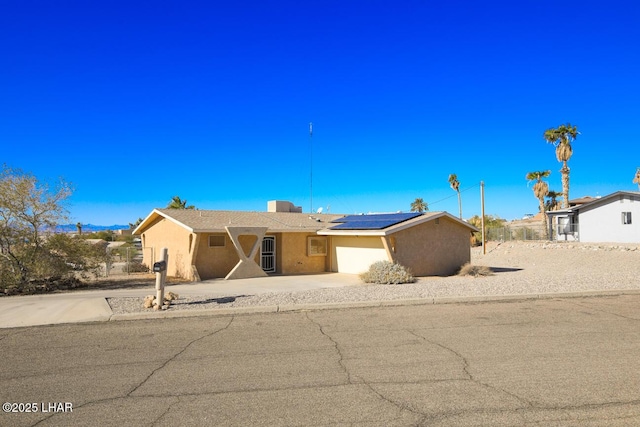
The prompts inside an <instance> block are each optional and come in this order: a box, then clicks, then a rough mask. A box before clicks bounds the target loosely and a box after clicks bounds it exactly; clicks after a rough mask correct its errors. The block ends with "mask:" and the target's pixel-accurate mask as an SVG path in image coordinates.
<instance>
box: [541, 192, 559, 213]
mask: <svg viewBox="0 0 640 427" xmlns="http://www.w3.org/2000/svg"><path fill="white" fill-rule="evenodd" d="M561 196H562V193H560V192H559V191H553V190H549V192H548V193H547V197H548V198H549V200H547V201H546V202H545V204H544V208H545V210H547V211H555V210H557V209H558V200H557V199H558V197H561Z"/></svg>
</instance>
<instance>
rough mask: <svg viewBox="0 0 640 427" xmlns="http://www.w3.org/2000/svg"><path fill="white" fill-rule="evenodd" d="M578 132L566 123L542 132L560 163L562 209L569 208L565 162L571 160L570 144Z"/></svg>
mask: <svg viewBox="0 0 640 427" xmlns="http://www.w3.org/2000/svg"><path fill="white" fill-rule="evenodd" d="M579 134H580V132H578V127H577V126H571V123H567V124H566V125H560V126H558V127H557V128H555V129H554V128H550V129H547V130H546V131H544V135H543V136H544V139H546V140H547V142H548V143H549V144H553V146H554V147H556V158H557V159H558V161H559V162H562V169H560V173H561V174H562V196H563V200H562V207H563V208H568V207H569V171H570V170H569V166H567V162H568V161H569V159H570V158H571V155H572V154H573V148H572V147H571V143H572V142H573V141H574V140H575V139H576V138H577V137H578V135H579Z"/></svg>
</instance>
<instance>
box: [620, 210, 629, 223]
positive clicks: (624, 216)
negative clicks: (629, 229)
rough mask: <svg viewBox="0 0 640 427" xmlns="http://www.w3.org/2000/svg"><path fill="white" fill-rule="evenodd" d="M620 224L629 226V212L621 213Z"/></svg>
mask: <svg viewBox="0 0 640 427" xmlns="http://www.w3.org/2000/svg"><path fill="white" fill-rule="evenodd" d="M622 223H623V224H631V212H622Z"/></svg>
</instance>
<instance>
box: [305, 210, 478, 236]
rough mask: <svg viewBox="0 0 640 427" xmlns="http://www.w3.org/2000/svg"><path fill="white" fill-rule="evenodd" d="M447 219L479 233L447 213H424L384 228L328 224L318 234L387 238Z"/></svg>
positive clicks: (374, 215) (369, 216) (373, 215)
mask: <svg viewBox="0 0 640 427" xmlns="http://www.w3.org/2000/svg"><path fill="white" fill-rule="evenodd" d="M376 215H377V216H382V215H385V214H382V215H380V214H370V215H361V216H360V217H361V218H363V219H371V220H375V217H376ZM443 217H445V218H449V219H450V220H452V221H454V222H457V223H459V224H460V225H463V226H465V227H467V228H468V229H469V231H479V230H478V229H477V228H476V227H474V226H473V225H471V224H469V223H468V222H466V221H463V220H461V219H459V218H456V217H455V216H453V215H451V214H450V213H447V212H425V213H421V214H419V215H417V216H414V217H413V218H409V219H407V220H404V221H400V222H397V223H393V224H390V225H389V226H388V227H384V228H375V229H373V228H372V229H363V228H359V229H345V228H342V227H341V224H342V223H339V224H330V226H329V227H327V228H325V229H323V230H319V231H318V234H320V235H324V236H388V235H389V234H393V233H397V232H398V231H400V230H404V229H406V228H409V227H413V226H415V225H418V224H421V223H423V222H428V221H433V220H435V219H437V218H443Z"/></svg>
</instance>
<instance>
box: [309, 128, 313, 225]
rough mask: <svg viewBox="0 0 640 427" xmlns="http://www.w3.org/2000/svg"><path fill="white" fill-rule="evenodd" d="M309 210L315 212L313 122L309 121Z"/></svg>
mask: <svg viewBox="0 0 640 427" xmlns="http://www.w3.org/2000/svg"><path fill="white" fill-rule="evenodd" d="M309 196H310V202H309V212H310V213H313V123H311V122H310V123H309Z"/></svg>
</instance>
